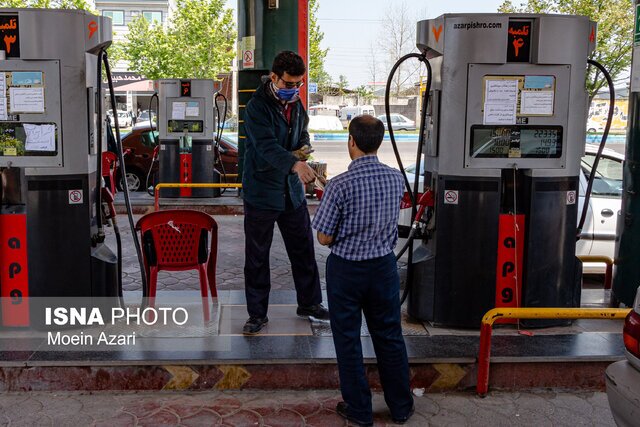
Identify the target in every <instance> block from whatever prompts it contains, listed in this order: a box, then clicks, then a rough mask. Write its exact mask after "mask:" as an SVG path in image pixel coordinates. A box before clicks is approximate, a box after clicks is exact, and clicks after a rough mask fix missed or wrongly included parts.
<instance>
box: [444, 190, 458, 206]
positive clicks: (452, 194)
mask: <svg viewBox="0 0 640 427" xmlns="http://www.w3.org/2000/svg"><path fill="white" fill-rule="evenodd" d="M444 204H445V205H457V204H458V190H444Z"/></svg>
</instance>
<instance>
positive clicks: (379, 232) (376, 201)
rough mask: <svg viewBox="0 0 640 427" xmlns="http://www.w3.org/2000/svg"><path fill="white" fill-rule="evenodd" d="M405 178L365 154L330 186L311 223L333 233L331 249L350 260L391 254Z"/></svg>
mask: <svg viewBox="0 0 640 427" xmlns="http://www.w3.org/2000/svg"><path fill="white" fill-rule="evenodd" d="M403 194H404V179H403V177H402V174H401V173H400V171H399V170H397V169H394V168H391V167H389V166H386V165H384V164H382V163H380V162H379V161H378V157H377V156H364V157H360V158H357V159H356V160H354V161H352V162H351V164H350V165H349V168H348V170H347V172H344V173H342V174H340V175H338V176H336V177H335V178H333V179H332V180H331V181H330V182H329V184H328V185H327V187H326V189H325V192H324V195H323V197H322V202H321V203H320V208H318V211H317V213H316V215H315V218H314V219H313V223H312V226H313V228H315V229H316V230H318V231H320V232H321V233H323V234H326V235H327V236H333V243H332V245H331V252H333V253H334V254H335V255H338V256H340V257H342V258H345V259H348V260H351V261H363V260H367V259H372V258H378V257H382V256H385V255H388V254H389V253H390V252H392V251H393V248H394V247H395V245H396V242H397V241H398V216H399V214H400V200H401V199H402V196H403Z"/></svg>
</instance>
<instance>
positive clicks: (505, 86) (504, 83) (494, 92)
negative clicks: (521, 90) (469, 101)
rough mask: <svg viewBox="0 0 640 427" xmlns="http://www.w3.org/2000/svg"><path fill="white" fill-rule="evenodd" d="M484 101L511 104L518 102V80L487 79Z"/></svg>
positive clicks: (486, 102)
mask: <svg viewBox="0 0 640 427" xmlns="http://www.w3.org/2000/svg"><path fill="white" fill-rule="evenodd" d="M484 103H485V105H486V104H503V105H507V104H509V105H511V104H514V105H515V104H517V103H518V80H487V85H486V91H485V94H484Z"/></svg>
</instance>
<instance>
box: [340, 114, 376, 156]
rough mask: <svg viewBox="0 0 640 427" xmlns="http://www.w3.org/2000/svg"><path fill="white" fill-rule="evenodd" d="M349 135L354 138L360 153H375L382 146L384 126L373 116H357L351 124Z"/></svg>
mask: <svg viewBox="0 0 640 427" xmlns="http://www.w3.org/2000/svg"><path fill="white" fill-rule="evenodd" d="M349 135H351V136H352V137H353V140H354V141H355V142H356V146H357V147H358V148H359V149H360V151H362V152H364V153H373V152H374V151H376V150H377V149H378V148H380V144H382V139H383V138H384V124H382V122H381V121H380V120H378V119H376V118H375V117H373V116H369V115H366V114H364V115H361V116H356V117H354V118H353V120H351V123H349Z"/></svg>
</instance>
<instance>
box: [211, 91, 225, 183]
mask: <svg viewBox="0 0 640 427" xmlns="http://www.w3.org/2000/svg"><path fill="white" fill-rule="evenodd" d="M219 97H220V98H222V99H223V101H224V113H223V114H222V117H221V116H220V108H218V98H219ZM214 104H215V105H216V111H217V116H218V128H217V131H216V139H215V145H216V151H214V153H217V154H218V158H217V161H219V162H220V169H221V170H222V179H224V182H225V183H226V182H227V172H226V171H225V170H224V163H222V156H220V140H221V139H222V132H224V122H225V119H226V117H227V108H228V102H227V97H226V96H224V95H223V94H222V93H220V92H218V93H216V96H215V97H214ZM226 190H227V189H226V188H223V189H222V191H221V193H220V194H224V192H225V191H226Z"/></svg>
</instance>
